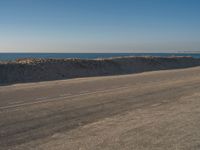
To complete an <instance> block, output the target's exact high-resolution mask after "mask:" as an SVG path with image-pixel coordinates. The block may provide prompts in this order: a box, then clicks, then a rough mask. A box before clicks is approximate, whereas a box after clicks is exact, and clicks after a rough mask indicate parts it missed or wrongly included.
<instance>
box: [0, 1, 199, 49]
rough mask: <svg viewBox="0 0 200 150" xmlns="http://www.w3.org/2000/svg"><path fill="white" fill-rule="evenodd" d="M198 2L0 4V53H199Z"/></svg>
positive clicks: (12, 2)
mask: <svg viewBox="0 0 200 150" xmlns="http://www.w3.org/2000/svg"><path fill="white" fill-rule="evenodd" d="M199 8H200V1H199V0H0V52H179V51H186V50H187V51H198V50H200V17H199V16H200V9H199Z"/></svg>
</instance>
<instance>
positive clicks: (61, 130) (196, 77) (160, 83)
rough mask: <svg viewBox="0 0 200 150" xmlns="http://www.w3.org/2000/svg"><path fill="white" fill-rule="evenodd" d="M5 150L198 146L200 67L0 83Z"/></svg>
mask: <svg viewBox="0 0 200 150" xmlns="http://www.w3.org/2000/svg"><path fill="white" fill-rule="evenodd" d="M0 149H1V150H46V149H48V150H68V149H69V150H94V149H95V150H101V149H106V150H116V149H119V150H121V149H123V150H124V149H125V150H132V149H134V150H172V149H173V150H188V149H190V150H199V149H200V67H195V68H189V69H179V70H167V71H154V72H146V73H140V74H133V75H122V76H107V77H90V78H80V79H70V80H61V81H50V82H40V83H27V84H16V85H9V86H1V87H0Z"/></svg>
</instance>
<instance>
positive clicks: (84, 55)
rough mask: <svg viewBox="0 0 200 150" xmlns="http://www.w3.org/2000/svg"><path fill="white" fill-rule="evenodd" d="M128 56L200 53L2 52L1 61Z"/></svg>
mask: <svg viewBox="0 0 200 150" xmlns="http://www.w3.org/2000/svg"><path fill="white" fill-rule="evenodd" d="M127 56H158V57H170V56H191V57H194V58H200V53H178V52H177V53H0V61H13V60H16V59H21V58H46V59H48V58H51V59H56V58H57V59H65V58H80V59H95V58H110V57H127Z"/></svg>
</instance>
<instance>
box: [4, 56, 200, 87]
mask: <svg viewBox="0 0 200 150" xmlns="http://www.w3.org/2000/svg"><path fill="white" fill-rule="evenodd" d="M198 65H200V59H195V58H192V57H118V58H107V59H19V60H16V61H13V62H0V84H13V83H24V82H38V81H49V80H59V79H69V78H77V77H90V76H105V75H120V74H129V73H139V72H144V71H153V70H165V69H177V68H186V67H194V66H198Z"/></svg>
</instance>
